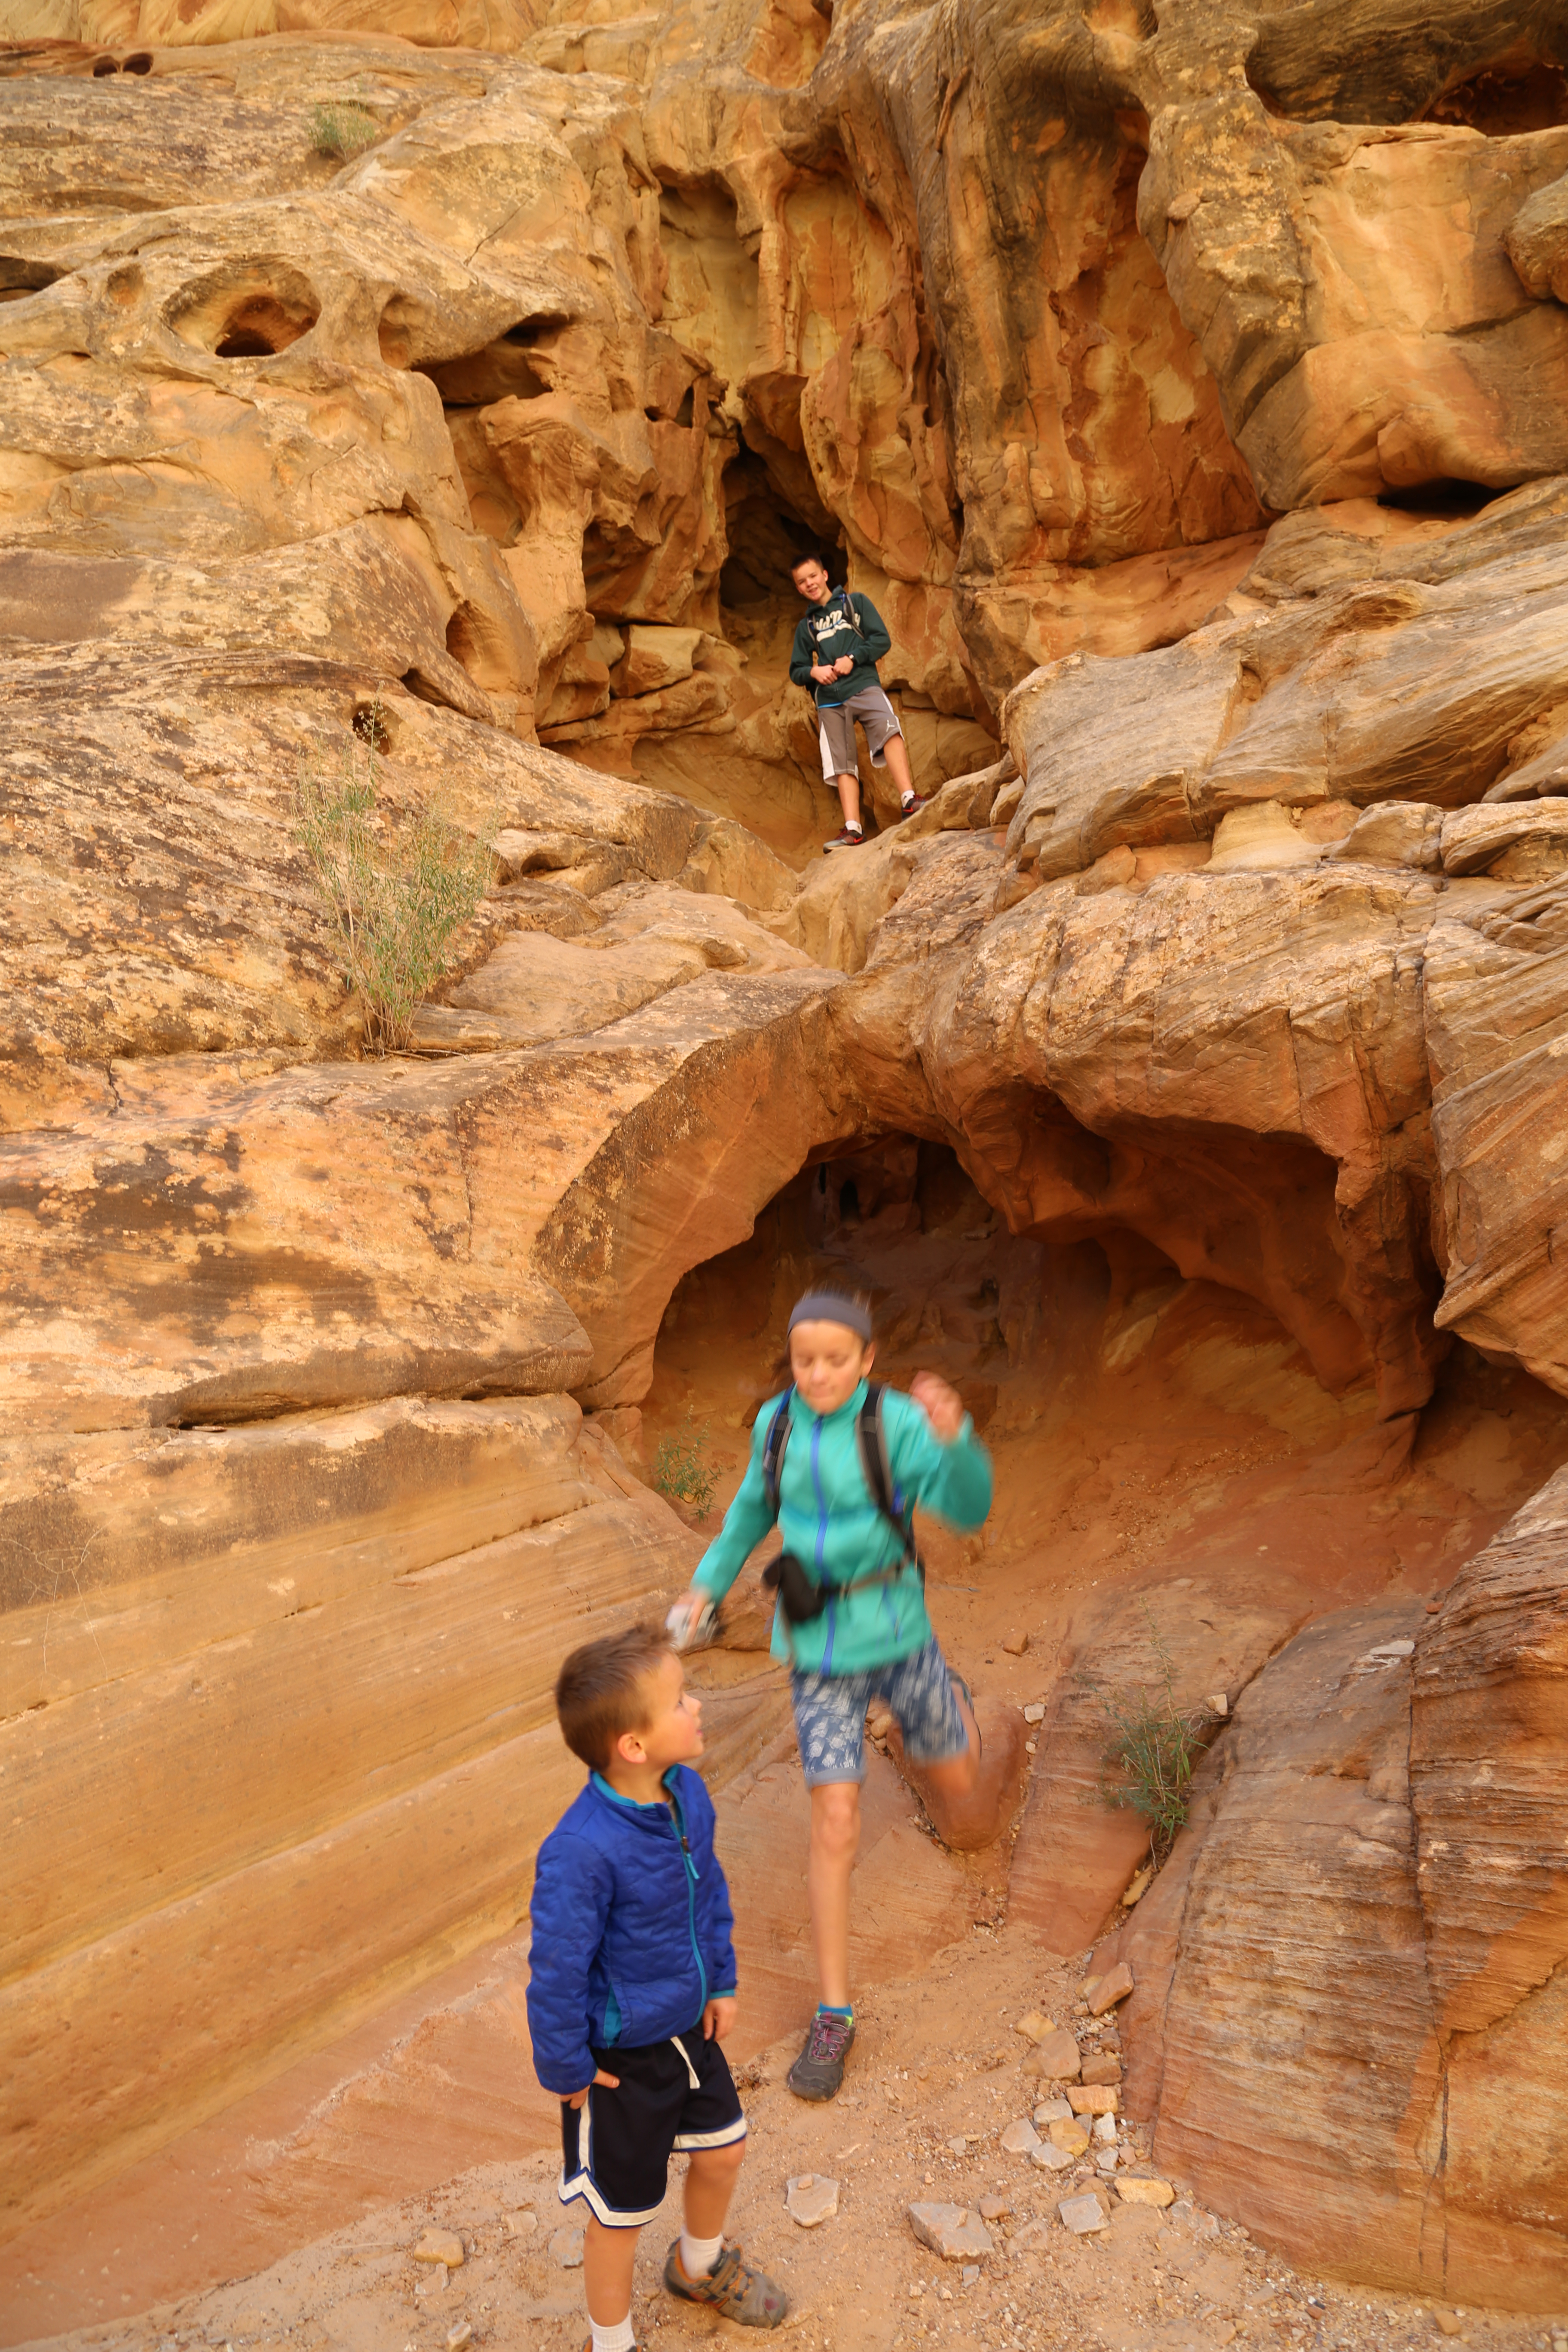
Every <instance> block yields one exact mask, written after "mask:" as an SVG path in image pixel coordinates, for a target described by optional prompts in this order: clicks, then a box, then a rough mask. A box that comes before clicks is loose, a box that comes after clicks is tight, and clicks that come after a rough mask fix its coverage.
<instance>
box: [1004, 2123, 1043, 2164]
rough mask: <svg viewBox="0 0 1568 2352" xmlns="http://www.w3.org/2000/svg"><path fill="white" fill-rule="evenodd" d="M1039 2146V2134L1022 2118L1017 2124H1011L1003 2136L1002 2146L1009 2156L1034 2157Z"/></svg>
mask: <svg viewBox="0 0 1568 2352" xmlns="http://www.w3.org/2000/svg"><path fill="white" fill-rule="evenodd" d="M1039 2144H1040V2135H1039V2133H1038V2132H1037V2130H1036V2129H1035V2126H1034V2125H1033V2124H1032V2123H1030V2122H1029V2121H1028V2120H1027V2118H1026V2117H1025V2116H1020V2117H1019V2118H1018V2121H1017V2122H1016V2123H1013V2124H1009V2125H1008V2126H1007V2128H1006V2130H1005V2132H1004V2133H1003V2135H1002V2146H1003V2147H1004V2148H1005V2151H1006V2153H1007V2154H1008V2155H1009V2156H1033V2154H1034V2152H1035V2150H1036V2149H1037V2147H1038V2146H1039Z"/></svg>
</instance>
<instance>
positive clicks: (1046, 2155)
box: [1029, 2139, 1078, 2172]
mask: <svg viewBox="0 0 1568 2352" xmlns="http://www.w3.org/2000/svg"><path fill="white" fill-rule="evenodd" d="M1029 2161H1030V2163H1031V2164H1037V2165H1038V2166H1039V2168H1040V2170H1041V2171H1042V2172H1070V2171H1071V2169H1072V2168H1073V2166H1074V2165H1075V2164H1076V2163H1077V2162H1078V2158H1077V2157H1076V2156H1069V2154H1068V2151H1067V2149H1066V2148H1065V2147H1058V2146H1057V2144H1056V2142H1055V2140H1050V2139H1043V2140H1042V2141H1041V2142H1040V2145H1039V2147H1037V2148H1032V2149H1031V2150H1030V2152H1029Z"/></svg>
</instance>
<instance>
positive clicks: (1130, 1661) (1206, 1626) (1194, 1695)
mask: <svg viewBox="0 0 1568 2352" xmlns="http://www.w3.org/2000/svg"><path fill="white" fill-rule="evenodd" d="M1292 1600H1293V1601H1294V1605H1293V1606H1292ZM1309 1607H1310V1601H1309V1600H1308V1596H1307V1595H1306V1594H1305V1593H1304V1592H1301V1593H1299V1594H1297V1595H1295V1596H1292V1595H1291V1594H1290V1593H1289V1587H1288V1586H1287V1587H1284V1588H1281V1587H1280V1586H1279V1585H1278V1584H1276V1583H1274V1582H1273V1581H1272V1580H1271V1582H1270V1589H1269V1591H1268V1597H1267V1599H1264V1598H1262V1597H1254V1596H1253V1595H1251V1594H1248V1593H1247V1592H1245V1591H1239V1590H1237V1587H1236V1586H1235V1585H1232V1586H1230V1587H1229V1589H1227V1588H1226V1585H1225V1584H1224V1583H1222V1582H1215V1583H1210V1584H1205V1583H1203V1582H1201V1581H1197V1580H1192V1579H1189V1578H1185V1577H1184V1578H1183V1579H1181V1580H1180V1581H1179V1582H1178V1583H1173V1584H1172V1585H1170V1586H1168V1587H1166V1588H1164V1589H1163V1590H1162V1591H1160V1593H1159V1594H1158V1595H1151V1594H1148V1593H1139V1594H1136V1595H1123V1594H1121V1593H1114V1594H1111V1595H1110V1596H1108V1597H1107V1598H1106V1599H1104V1600H1095V1601H1087V1602H1085V1603H1084V1604H1083V1605H1082V1607H1081V1608H1080V1609H1079V1612H1078V1613H1077V1616H1076V1618H1075V1621H1074V1622H1073V1624H1072V1625H1071V1627H1070V1628H1069V1630H1068V1635H1067V1638H1066V1641H1065V1642H1064V1643H1063V1645H1062V1648H1061V1651H1060V1653H1059V1654H1058V1659H1057V1675H1058V1680H1057V1685H1056V1689H1055V1692H1054V1695H1053V1697H1052V1700H1051V1706H1050V1711H1049V1714H1048V1715H1047V1719H1046V1721H1045V1722H1044V1723H1043V1724H1042V1725H1041V1727H1040V1733H1039V1738H1040V1742H1041V1747H1040V1755H1039V1760H1038V1761H1037V1765H1036V1768H1035V1770H1034V1772H1033V1774H1032V1775H1031V1777H1030V1782H1029V1795H1028V1804H1027V1808H1026V1812H1025V1815H1024V1820H1023V1823H1022V1825H1021V1827H1020V1829H1019V1832H1018V1842H1017V1847H1016V1852H1015V1854H1014V1860H1013V1876H1012V1908H1013V1912H1014V1914H1015V1916H1016V1917H1018V1918H1019V1919H1021V1920H1024V1921H1026V1923H1027V1924H1028V1925H1029V1926H1030V1927H1032V1928H1034V1930H1035V1931H1036V1932H1037V1935H1038V1936H1039V1937H1040V1939H1041V1941H1042V1943H1043V1944H1044V1946H1045V1948H1046V1949H1047V1951H1051V1952H1059V1953H1060V1954H1061V1955H1062V1956H1063V1957H1064V1958H1068V1957H1069V1956H1071V1955H1073V1954H1076V1953H1079V1952H1081V1951H1082V1950H1083V1949H1084V1948H1085V1946H1086V1945H1088V1944H1091V1943H1093V1941H1094V1939H1095V1937H1097V1936H1098V1935H1099V1934H1100V1930H1101V1928H1102V1927H1104V1925H1105V1923H1106V1920H1107V1919H1108V1918H1109V1917H1110V1916H1111V1915H1112V1913H1113V1911H1114V1908H1115V1906H1116V1904H1117V1901H1118V1899H1119V1897H1120V1896H1121V1891H1122V1889H1123V1887H1125V1886H1126V1885H1127V1883H1128V1881H1129V1880H1130V1879H1131V1876H1132V1874H1133V1873H1134V1871H1135V1870H1137V1869H1138V1867H1139V1865H1140V1864H1142V1863H1143V1862H1146V1861H1147V1860H1148V1858H1149V1837H1150V1830H1149V1822H1148V1821H1147V1820H1146V1819H1145V1818H1144V1817H1143V1816H1142V1815H1141V1814H1140V1813H1139V1812H1137V1811H1135V1810H1132V1809H1131V1808H1130V1809H1128V1810H1125V1811H1121V1812H1112V1811H1109V1810H1108V1809H1107V1806H1106V1803H1105V1801H1104V1800H1105V1791H1106V1790H1108V1789H1114V1788H1115V1787H1116V1786H1117V1785H1118V1784H1119V1781H1120V1780H1121V1775H1120V1774H1119V1773H1118V1771H1117V1769H1116V1768H1115V1767H1114V1765H1113V1764H1111V1763H1110V1762H1108V1760H1107V1759H1108V1752H1109V1750H1110V1746H1111V1744H1112V1741H1113V1739H1114V1737H1115V1727H1114V1724H1113V1721H1112V1718H1111V1715H1110V1712H1108V1710H1109V1709H1110V1708H1121V1709H1124V1710H1125V1709H1129V1708H1133V1707H1136V1706H1138V1704H1139V1703H1140V1701H1141V1700H1142V1702H1144V1703H1145V1704H1146V1705H1147V1706H1150V1707H1152V1708H1155V1709H1158V1708H1160V1707H1162V1706H1166V1705H1170V1706H1174V1707H1175V1708H1176V1709H1177V1710H1179V1711H1180V1713H1182V1714H1183V1715H1184V1716H1190V1717H1194V1719H1196V1718H1198V1717H1204V1716H1205V1715H1206V1713H1207V1712H1208V1709H1209V1704H1210V1701H1211V1700H1212V1698H1213V1697H1214V1696H1215V1694H1223V1695H1225V1696H1226V1697H1227V1698H1229V1699H1230V1700H1231V1701H1232V1702H1234V1700H1235V1699H1236V1697H1237V1696H1239V1694H1240V1693H1241V1691H1242V1690H1243V1689H1245V1688H1246V1686H1247V1684H1248V1683H1250V1682H1251V1681H1252V1680H1253V1678H1254V1676H1255V1675H1257V1674H1258V1671H1259V1670H1260V1668H1261V1667H1263V1666H1264V1665H1265V1664H1267V1663H1268V1659H1269V1657H1270V1656H1271V1655H1272V1654H1273V1653H1274V1652H1275V1651H1276V1650H1278V1649H1279V1648H1280V1647H1282V1645H1283V1644H1284V1643H1285V1642H1286V1641H1287V1640H1288V1639H1289V1635H1290V1634H1291V1633H1293V1632H1295V1630H1296V1628H1297V1627H1298V1626H1299V1625H1300V1623H1301V1622H1303V1621H1304V1619H1305V1617H1306V1614H1307V1612H1308V1609H1309Z"/></svg>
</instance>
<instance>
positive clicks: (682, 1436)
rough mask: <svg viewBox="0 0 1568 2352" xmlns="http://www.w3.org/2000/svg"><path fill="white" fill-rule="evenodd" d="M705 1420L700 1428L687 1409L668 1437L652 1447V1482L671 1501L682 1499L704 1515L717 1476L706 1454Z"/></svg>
mask: <svg viewBox="0 0 1568 2352" xmlns="http://www.w3.org/2000/svg"><path fill="white" fill-rule="evenodd" d="M707 1444H708V1423H706V1422H704V1423H703V1424H702V1426H701V1428H700V1429H699V1428H697V1427H696V1426H695V1424H694V1423H693V1422H692V1418H691V1414H690V1412H688V1413H687V1415H686V1418H685V1419H684V1420H683V1421H682V1423H681V1424H680V1427H679V1429H678V1430H677V1431H676V1432H675V1433H674V1435H673V1436H671V1437H661V1438H660V1439H659V1441H658V1445H657V1446H656V1447H655V1449H654V1456H653V1483H654V1485H655V1486H656V1487H657V1488H658V1492H659V1493H660V1494H661V1495H664V1496H668V1500H669V1501H670V1502H672V1503H684V1504H686V1506H687V1507H688V1508H689V1509H690V1510H692V1511H694V1512H695V1513H696V1515H697V1517H699V1518H705V1517H707V1515H708V1509H709V1506H710V1504H711V1502H712V1500H713V1493H714V1489H715V1487H716V1486H717V1485H718V1480H717V1478H716V1477H715V1476H714V1474H713V1471H712V1469H711V1467H710V1465H709V1463H708V1461H707V1460H706V1458H705V1449H706V1446H707Z"/></svg>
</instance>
